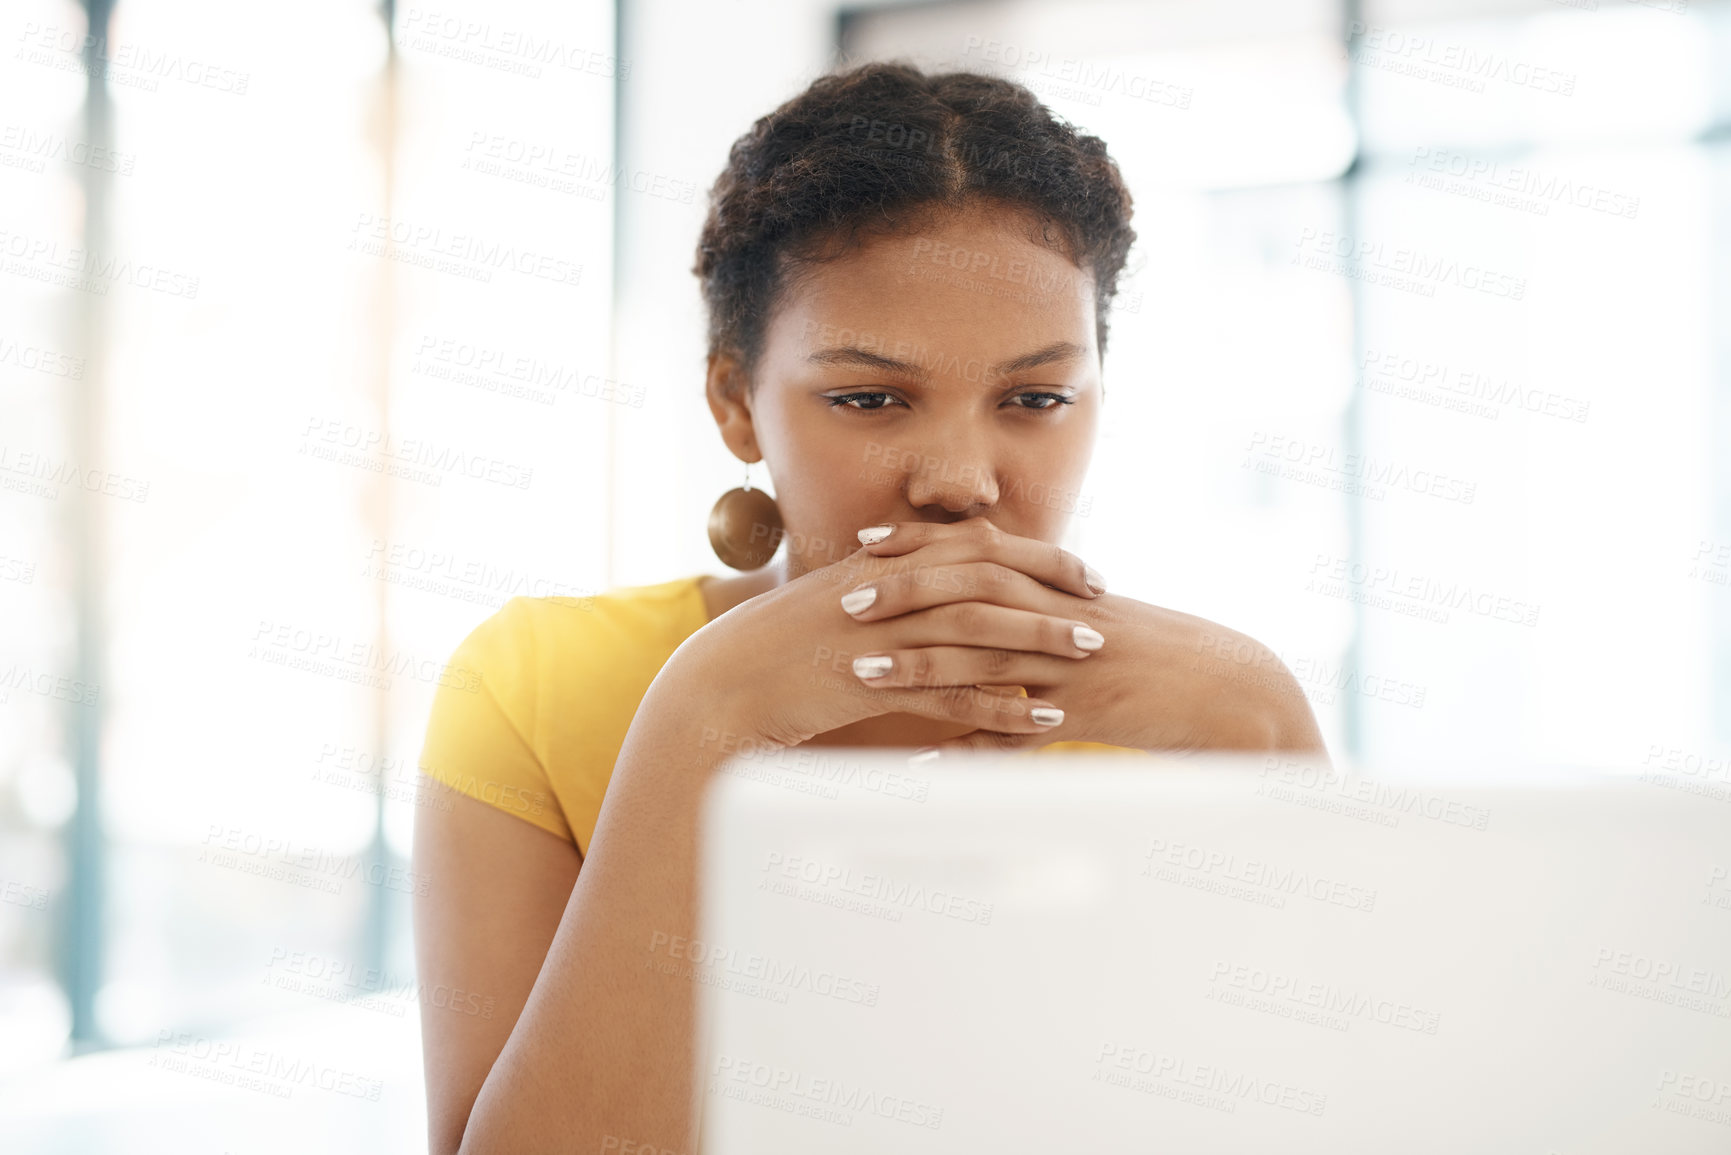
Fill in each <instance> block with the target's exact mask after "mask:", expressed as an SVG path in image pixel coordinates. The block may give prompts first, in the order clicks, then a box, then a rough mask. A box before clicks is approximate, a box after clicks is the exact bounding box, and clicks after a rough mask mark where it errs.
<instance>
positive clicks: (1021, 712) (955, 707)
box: [859, 682, 1064, 734]
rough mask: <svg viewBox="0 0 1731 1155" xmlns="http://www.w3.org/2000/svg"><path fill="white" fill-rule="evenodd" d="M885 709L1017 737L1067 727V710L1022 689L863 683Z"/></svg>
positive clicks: (865, 689)
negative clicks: (872, 684)
mask: <svg viewBox="0 0 1731 1155" xmlns="http://www.w3.org/2000/svg"><path fill="white" fill-rule="evenodd" d="M859 687H860V692H862V693H866V694H871V695H873V697H874V698H876V699H878V700H879V704H880V705H882V706H883V707H884V709H883V711H881V712H883V713H890V712H899V713H904V714H917V715H919V716H920V717H922V718H931V719H934V720H936V721H940V722H960V723H964V724H967V725H970V726H973V727H974V728H975V729H978V730H993V731H998V732H1002V733H1015V734H1049V733H1051V732H1052V731H1053V730H1056V729H1059V728H1061V727H1062V725H1063V721H1064V711H1063V710H1061V709H1059V708H1058V707H1057V706H1054V705H1053V704H1052V703H1051V702H1048V701H1047V700H1046V699H1044V698H1029V697H1025V696H1023V695H1022V694H1020V693H1019V691H1020V690H1021V687H1020V686H1016V687H1008V688H1004V687H994V688H992V689H986V688H984V687H981V686H936V687H930V688H924V689H922V688H918V687H896V686H887V687H883V688H881V689H878V688H873V687H871V686H870V685H869V683H865V682H861V683H860V684H859Z"/></svg>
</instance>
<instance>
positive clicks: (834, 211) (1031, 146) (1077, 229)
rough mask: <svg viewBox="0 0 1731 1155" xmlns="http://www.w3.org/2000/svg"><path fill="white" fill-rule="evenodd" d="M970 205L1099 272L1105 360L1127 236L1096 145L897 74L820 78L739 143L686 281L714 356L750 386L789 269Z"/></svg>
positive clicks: (1125, 211) (861, 71) (991, 84)
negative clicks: (1028, 227) (827, 249)
mask: <svg viewBox="0 0 1731 1155" xmlns="http://www.w3.org/2000/svg"><path fill="white" fill-rule="evenodd" d="M976 197H977V198H985V199H992V200H997V201H1000V202H1003V203H1005V204H1008V205H1013V206H1017V207H1021V208H1025V209H1028V210H1032V213H1033V214H1034V216H1035V217H1036V218H1037V219H1038V221H1039V222H1040V229H1041V233H1042V236H1043V237H1044V238H1045V239H1046V241H1047V243H1054V241H1055V243H1056V244H1057V245H1058V246H1061V251H1063V252H1064V253H1065V255H1066V256H1068V257H1069V259H1070V260H1071V261H1073V262H1074V263H1075V264H1076V266H1077V267H1078V268H1079V269H1082V270H1085V271H1087V272H1089V273H1091V274H1092V275H1093V279H1094V299H1095V318H1096V326H1097V339H1098V341H1099V348H1100V352H1101V353H1102V354H1104V353H1105V350H1106V332H1107V324H1106V318H1107V311H1108V309H1109V307H1110V305H1111V302H1112V298H1113V296H1114V295H1115V293H1116V291H1117V283H1118V276H1119V274H1120V273H1121V272H1122V271H1123V268H1124V262H1125V260H1126V259H1127V257H1128V255H1129V251H1130V246H1131V244H1132V243H1133V242H1134V241H1135V239H1136V233H1135V231H1134V230H1133V229H1131V227H1130V212H1131V201H1130V192H1129V190H1128V189H1127V188H1126V187H1125V185H1124V179H1123V177H1122V175H1120V173H1119V172H1118V166H1117V164H1116V163H1114V162H1113V160H1112V158H1111V157H1110V156H1109V155H1107V152H1106V145H1105V142H1103V141H1102V140H1100V139H1099V138H1098V137H1095V136H1088V135H1086V134H1083V133H1080V132H1078V131H1077V130H1076V128H1075V127H1074V126H1072V125H1070V124H1069V123H1068V122H1066V121H1064V120H1063V119H1062V118H1060V117H1057V116H1055V115H1053V114H1052V112H1051V111H1050V110H1049V109H1047V108H1046V106H1045V105H1043V104H1041V103H1040V101H1039V99H1038V98H1037V97H1035V96H1034V94H1033V93H1031V92H1029V91H1028V90H1027V89H1026V88H1024V87H1023V86H1021V85H1020V84H1016V83H1015V82H1013V81H1009V80H1004V79H1000V78H998V77H993V76H984V75H981V74H980V73H977V72H949V73H942V74H928V73H925V72H922V71H920V70H919V69H918V68H916V67H914V66H913V65H910V64H905V63H900V62H895V63H884V62H874V63H870V64H864V65H860V66H859V67H856V68H852V69H849V70H847V71H843V72H836V73H831V74H829V75H826V76H821V77H819V78H818V79H817V80H815V81H813V82H812V84H811V86H810V87H808V88H807V89H806V90H805V91H804V92H802V93H800V94H799V95H798V96H796V97H794V98H793V99H792V100H789V101H788V102H787V103H785V104H783V105H782V106H781V107H780V108H777V109H776V110H775V111H774V112H772V113H770V114H769V115H768V116H765V117H762V118H761V119H759V120H758V121H757V123H756V124H754V125H752V127H751V131H749V132H747V133H746V134H745V135H744V136H741V137H740V138H739V139H738V140H736V141H734V142H733V147H732V149H731V150H729V152H728V158H727V167H726V168H725V169H724V170H723V171H722V173H721V175H720V176H719V177H717V178H716V181H715V184H714V185H713V186H712V187H711V189H710V192H709V216H708V219H707V220H706V221H705V222H704V225H703V232H702V235H701V236H700V237H699V239H698V244H697V264H696V266H695V267H694V268H693V270H692V271H693V272H695V273H696V274H697V276H698V277H699V278H700V280H701V281H702V287H703V299H704V303H705V305H706V306H707V307H708V310H709V351H710V353H711V354H715V353H718V352H730V353H732V354H733V355H734V356H736V357H737V358H738V359H739V360H740V362H741V363H742V366H743V368H744V370H745V373H746V376H747V379H748V380H749V379H750V377H751V374H752V372H753V371H754V369H755V368H756V365H757V360H758V357H759V355H760V354H761V352H762V347H763V339H764V331H765V329H766V327H767V325H768V322H769V317H770V314H771V311H772V310H773V309H774V307H775V305H776V302H777V299H778V295H779V294H780V293H781V292H782V291H783V290H784V289H785V287H786V283H787V273H788V268H789V265H790V264H791V263H794V262H796V261H808V260H817V259H821V258H820V257H819V255H818V250H819V249H820V248H823V247H824V246H826V245H828V246H831V247H832V248H833V246H834V245H835V244H836V243H837V242H839V243H840V244H841V245H842V246H843V247H845V246H846V245H848V244H851V243H852V241H853V240H854V239H855V238H856V237H857V236H859V235H860V234H861V233H862V232H864V231H867V230H870V231H887V230H895V229H907V228H910V227H912V226H913V225H915V224H916V222H917V221H918V219H919V218H918V214H919V213H920V212H921V211H922V210H931V209H935V208H946V207H948V208H955V207H960V206H961V205H963V204H964V203H966V202H967V201H969V200H970V199H971V198H976ZM1054 226H1055V230H1056V237H1055V238H1054V237H1053V235H1052V234H1053V229H1054Z"/></svg>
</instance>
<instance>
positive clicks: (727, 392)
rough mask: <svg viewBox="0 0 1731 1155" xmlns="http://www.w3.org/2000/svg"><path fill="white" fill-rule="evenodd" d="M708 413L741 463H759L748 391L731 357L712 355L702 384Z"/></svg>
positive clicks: (739, 370) (738, 364)
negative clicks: (707, 402) (707, 404)
mask: <svg viewBox="0 0 1731 1155" xmlns="http://www.w3.org/2000/svg"><path fill="white" fill-rule="evenodd" d="M704 393H705V395H706V396H707V397H708V399H709V412H710V413H711V415H713V416H714V418H715V425H716V428H718V429H720V430H721V439H722V441H724V442H726V443H727V447H728V448H729V449H731V450H732V451H733V455H734V456H735V457H737V458H739V459H740V460H741V461H745V462H752V461H761V460H762V459H763V454H761V453H759V452H758V449H757V427H756V426H755V425H754V424H753V423H752V420H751V401H750V396H751V388H750V383H749V381H748V380H747V378H746V376H745V370H744V369H743V367H742V366H741V365H740V363H739V360H738V358H736V357H735V356H734V355H733V354H731V353H711V354H710V355H709V369H708V372H707V374H706V376H705V380H704Z"/></svg>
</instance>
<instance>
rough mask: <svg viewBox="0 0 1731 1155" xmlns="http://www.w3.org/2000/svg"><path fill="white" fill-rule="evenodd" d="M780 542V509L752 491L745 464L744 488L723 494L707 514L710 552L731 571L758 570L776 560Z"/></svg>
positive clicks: (768, 498)
mask: <svg viewBox="0 0 1731 1155" xmlns="http://www.w3.org/2000/svg"><path fill="white" fill-rule="evenodd" d="M781 538H782V528H781V507H780V506H778V505H776V504H775V498H773V497H771V496H770V495H769V494H767V493H765V492H764V491H763V490H761V489H753V488H751V463H750V462H749V461H748V462H746V464H745V484H744V485H743V486H741V487H740V488H738V489H730V490H728V491H727V492H726V493H724V494H722V495H721V496H720V497H719V498H717V499H716V502H715V508H714V509H711V510H710V511H709V545H710V548H711V549H713V550H715V556H716V557H718V558H720V559H721V561H722V564H724V565H727V566H731V567H732V568H733V569H741V570H744V569H759V568H761V567H763V566H766V565H768V564H769V559H770V558H772V557H774V556H775V551H776V550H777V549H779V548H780V547H781Z"/></svg>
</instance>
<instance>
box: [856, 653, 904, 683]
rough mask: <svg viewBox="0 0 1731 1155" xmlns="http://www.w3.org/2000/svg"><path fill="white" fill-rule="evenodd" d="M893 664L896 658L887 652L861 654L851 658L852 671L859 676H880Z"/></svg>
mask: <svg viewBox="0 0 1731 1155" xmlns="http://www.w3.org/2000/svg"><path fill="white" fill-rule="evenodd" d="M895 664H896V660H895V659H894V658H892V657H890V656H889V655H888V654H862V655H860V656H859V657H857V658H855V659H854V660H853V672H854V673H855V674H857V675H859V676H860V677H861V678H866V679H870V678H881V677H883V676H884V675H885V674H887V673H889V672H890V667H891V666H893V665H895Z"/></svg>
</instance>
